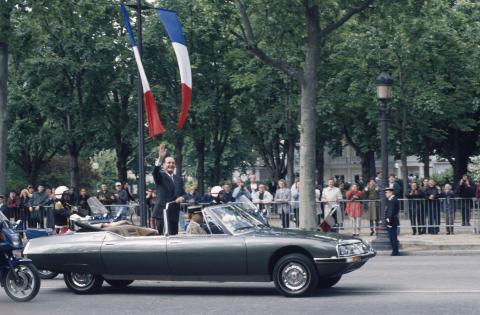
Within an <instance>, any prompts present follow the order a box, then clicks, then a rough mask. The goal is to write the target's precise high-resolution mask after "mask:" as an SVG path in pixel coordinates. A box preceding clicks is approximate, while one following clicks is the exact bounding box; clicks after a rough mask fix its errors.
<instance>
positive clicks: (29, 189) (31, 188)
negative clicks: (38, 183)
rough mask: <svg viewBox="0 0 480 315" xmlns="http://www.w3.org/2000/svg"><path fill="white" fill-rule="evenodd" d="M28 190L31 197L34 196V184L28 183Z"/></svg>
mask: <svg viewBox="0 0 480 315" xmlns="http://www.w3.org/2000/svg"><path fill="white" fill-rule="evenodd" d="M27 190H28V195H29V196H30V198H32V196H33V193H34V192H35V190H34V189H33V186H32V185H28V186H27Z"/></svg>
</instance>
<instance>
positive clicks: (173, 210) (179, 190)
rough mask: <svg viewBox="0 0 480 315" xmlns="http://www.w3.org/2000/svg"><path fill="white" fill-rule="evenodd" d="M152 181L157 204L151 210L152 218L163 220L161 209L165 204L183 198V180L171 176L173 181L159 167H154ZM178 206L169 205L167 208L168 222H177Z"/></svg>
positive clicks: (176, 176)
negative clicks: (154, 186) (153, 181)
mask: <svg viewBox="0 0 480 315" xmlns="http://www.w3.org/2000/svg"><path fill="white" fill-rule="evenodd" d="M153 179H154V180H155V185H156V191H157V202H156V203H155V208H154V210H153V216H154V217H155V218H157V219H162V218H163V209H165V205H166V204H167V202H171V201H175V200H176V199H177V198H178V197H184V198H185V191H184V190H183V179H182V177H180V176H178V175H173V179H172V178H171V177H170V176H169V175H168V174H167V173H165V172H164V171H162V170H161V168H160V166H155V168H154V169H153ZM179 211H180V205H179V204H177V203H175V204H171V205H170V207H169V208H168V221H170V222H178V213H179Z"/></svg>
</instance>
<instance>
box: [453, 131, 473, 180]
mask: <svg viewBox="0 0 480 315" xmlns="http://www.w3.org/2000/svg"><path fill="white" fill-rule="evenodd" d="M460 137H462V135H460V134H459V132H458V131H455V135H454V139H455V140H454V147H453V148H454V149H453V154H454V158H455V163H454V164H453V165H452V166H453V183H454V184H457V183H458V182H460V179H461V178H462V176H463V175H464V174H467V172H468V163H469V161H470V156H469V152H468V151H467V150H466V147H468V145H466V144H464V143H463V141H462V140H461V139H460Z"/></svg>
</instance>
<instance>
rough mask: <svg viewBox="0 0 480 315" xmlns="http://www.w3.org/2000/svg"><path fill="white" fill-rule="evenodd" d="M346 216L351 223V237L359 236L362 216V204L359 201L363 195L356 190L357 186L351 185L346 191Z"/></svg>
mask: <svg viewBox="0 0 480 315" xmlns="http://www.w3.org/2000/svg"><path fill="white" fill-rule="evenodd" d="M346 197H347V215H348V216H349V217H350V218H351V219H352V221H353V236H359V235H360V224H361V219H362V215H363V204H362V202H361V201H360V200H361V199H362V198H363V193H362V192H361V191H360V190H358V185H357V184H352V186H351V187H350V189H349V190H348V191H347V194H346Z"/></svg>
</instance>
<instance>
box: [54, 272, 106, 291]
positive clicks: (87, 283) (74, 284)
mask: <svg viewBox="0 0 480 315" xmlns="http://www.w3.org/2000/svg"><path fill="white" fill-rule="evenodd" d="M63 279H64V281H65V284H66V285H67V287H68V288H69V289H70V290H72V291H73V292H74V293H76V294H93V293H97V292H98V291H100V288H101V287H102V284H103V277H102V276H100V275H92V274H90V273H78V272H66V273H64V274H63Z"/></svg>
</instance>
